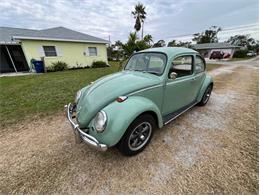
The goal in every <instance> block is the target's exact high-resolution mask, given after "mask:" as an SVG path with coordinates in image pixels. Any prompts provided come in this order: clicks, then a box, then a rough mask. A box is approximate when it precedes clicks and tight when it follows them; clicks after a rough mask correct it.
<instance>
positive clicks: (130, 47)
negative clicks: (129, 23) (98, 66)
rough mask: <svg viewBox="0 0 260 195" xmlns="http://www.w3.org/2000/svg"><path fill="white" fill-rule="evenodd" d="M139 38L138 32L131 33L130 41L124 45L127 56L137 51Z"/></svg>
mask: <svg viewBox="0 0 260 195" xmlns="http://www.w3.org/2000/svg"><path fill="white" fill-rule="evenodd" d="M137 40H138V38H137V35H136V32H133V33H130V34H129V36H128V41H127V42H126V44H124V45H123V50H124V53H125V55H126V56H127V57H129V56H130V55H132V54H133V53H134V51H136V48H137V47H136V41H137Z"/></svg>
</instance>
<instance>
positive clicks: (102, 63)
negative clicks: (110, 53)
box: [92, 61, 108, 68]
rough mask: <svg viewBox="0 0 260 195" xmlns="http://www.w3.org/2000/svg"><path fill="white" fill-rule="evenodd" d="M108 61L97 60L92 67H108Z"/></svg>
mask: <svg viewBox="0 0 260 195" xmlns="http://www.w3.org/2000/svg"><path fill="white" fill-rule="evenodd" d="M107 66H108V65H107V63H106V62H104V61H95V62H93V63H92V68H102V67H107Z"/></svg>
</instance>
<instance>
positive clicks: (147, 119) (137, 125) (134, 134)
mask: <svg viewBox="0 0 260 195" xmlns="http://www.w3.org/2000/svg"><path fill="white" fill-rule="evenodd" d="M146 125H147V128H150V133H148V131H149V130H147V132H146V131H144V132H146V133H147V135H146V134H145V133H144V132H143V133H141V132H142V131H143V130H144V129H145V128H146V127H145V126H146ZM143 127H144V128H143ZM155 127H156V124H155V120H154V118H153V117H152V116H151V115H149V114H144V115H141V116H139V117H137V118H136V119H135V120H134V121H133V122H132V123H131V124H130V126H129V127H128V128H127V130H126V132H125V134H124V136H123V137H122V138H121V140H120V142H119V143H118V144H117V148H118V149H119V151H120V152H121V153H122V154H123V155H125V156H133V155H136V154H138V153H140V152H141V151H143V150H144V149H145V147H146V146H147V145H148V144H149V143H150V141H151V139H152V136H153V131H154V129H155ZM142 128H143V130H141V129H142ZM138 131H140V132H139V133H140V134H138ZM142 136H143V137H145V138H144V140H143V139H142ZM146 136H147V137H146ZM130 137H131V140H130ZM133 139H135V140H136V139H137V143H136V144H137V145H138V143H139V142H140V143H141V142H143V143H141V144H140V145H139V146H136V148H134V147H133V145H134V143H135V140H134V143H131V142H132V140H133Z"/></svg>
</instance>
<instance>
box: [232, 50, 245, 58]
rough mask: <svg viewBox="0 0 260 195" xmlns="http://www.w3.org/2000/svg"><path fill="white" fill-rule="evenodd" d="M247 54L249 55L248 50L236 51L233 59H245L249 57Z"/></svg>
mask: <svg viewBox="0 0 260 195" xmlns="http://www.w3.org/2000/svg"><path fill="white" fill-rule="evenodd" d="M246 54H247V50H242V49H241V50H237V51H235V53H234V55H233V57H234V58H245V57H247V56H246Z"/></svg>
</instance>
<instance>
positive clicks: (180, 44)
mask: <svg viewBox="0 0 260 195" xmlns="http://www.w3.org/2000/svg"><path fill="white" fill-rule="evenodd" d="M167 47H187V48H191V42H189V41H187V42H183V41H179V42H177V41H176V40H172V41H170V42H169V43H168V44H167Z"/></svg>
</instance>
